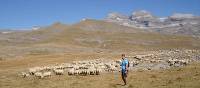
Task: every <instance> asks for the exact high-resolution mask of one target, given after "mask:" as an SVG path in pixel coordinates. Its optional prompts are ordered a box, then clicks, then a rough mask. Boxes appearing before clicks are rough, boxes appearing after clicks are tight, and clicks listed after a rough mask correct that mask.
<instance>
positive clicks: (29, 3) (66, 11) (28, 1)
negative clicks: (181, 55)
mask: <svg viewBox="0 0 200 88" xmlns="http://www.w3.org/2000/svg"><path fill="white" fill-rule="evenodd" d="M199 3H200V0H0V29H3V28H30V27H32V26H47V25H50V24H52V23H54V22H58V21H59V22H63V23H69V24H71V23H76V22H79V21H80V20H81V19H82V18H92V19H103V18H105V16H106V15H107V14H108V13H109V12H119V13H123V14H126V15H129V14H131V13H132V12H133V11H136V10H147V11H150V12H151V13H152V14H154V15H157V16H161V17H163V16H169V15H171V14H173V13H176V12H180V13H192V14H195V15H200V4H199Z"/></svg>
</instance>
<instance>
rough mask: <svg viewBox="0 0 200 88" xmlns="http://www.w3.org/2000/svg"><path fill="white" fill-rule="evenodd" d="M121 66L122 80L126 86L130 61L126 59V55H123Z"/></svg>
mask: <svg viewBox="0 0 200 88" xmlns="http://www.w3.org/2000/svg"><path fill="white" fill-rule="evenodd" d="M120 66H121V76H122V80H123V81H124V85H126V78H127V75H128V67H129V62H128V59H127V58H126V57H125V54H122V62H121V65H120Z"/></svg>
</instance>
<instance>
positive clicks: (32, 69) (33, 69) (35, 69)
mask: <svg viewBox="0 0 200 88" xmlns="http://www.w3.org/2000/svg"><path fill="white" fill-rule="evenodd" d="M41 70H42V68H40V67H34V68H29V73H30V74H31V75H34V74H35V73H36V72H39V71H41Z"/></svg>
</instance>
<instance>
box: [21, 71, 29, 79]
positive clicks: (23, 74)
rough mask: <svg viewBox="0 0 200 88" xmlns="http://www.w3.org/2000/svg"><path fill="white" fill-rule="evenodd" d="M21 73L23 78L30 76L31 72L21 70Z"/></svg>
mask: <svg viewBox="0 0 200 88" xmlns="http://www.w3.org/2000/svg"><path fill="white" fill-rule="evenodd" d="M20 75H21V76H22V77H23V78H25V77H28V76H30V74H28V73H25V72H21V74H20Z"/></svg>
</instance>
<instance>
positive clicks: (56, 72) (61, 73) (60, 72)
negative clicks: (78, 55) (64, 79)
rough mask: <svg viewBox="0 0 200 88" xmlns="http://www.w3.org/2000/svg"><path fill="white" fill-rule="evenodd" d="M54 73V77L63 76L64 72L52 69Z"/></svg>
mask: <svg viewBox="0 0 200 88" xmlns="http://www.w3.org/2000/svg"><path fill="white" fill-rule="evenodd" d="M54 72H55V74H56V75H63V74H64V70H62V69H54Z"/></svg>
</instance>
